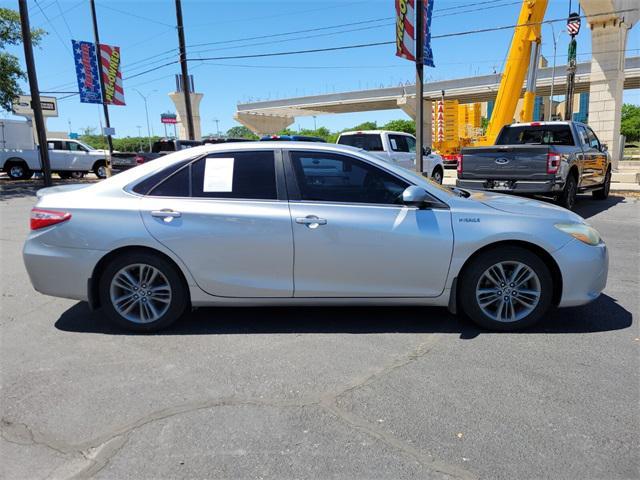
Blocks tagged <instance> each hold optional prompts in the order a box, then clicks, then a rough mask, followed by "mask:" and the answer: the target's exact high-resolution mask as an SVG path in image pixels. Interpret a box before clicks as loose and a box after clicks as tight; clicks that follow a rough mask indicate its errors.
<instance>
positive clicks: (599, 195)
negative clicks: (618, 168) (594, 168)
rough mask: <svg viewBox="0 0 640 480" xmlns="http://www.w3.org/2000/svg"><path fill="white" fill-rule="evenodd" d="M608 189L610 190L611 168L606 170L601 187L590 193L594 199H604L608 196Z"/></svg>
mask: <svg viewBox="0 0 640 480" xmlns="http://www.w3.org/2000/svg"><path fill="white" fill-rule="evenodd" d="M609 190H611V169H609V170H607V174H606V175H605V177H604V184H603V185H602V188H599V189H598V190H594V191H593V192H592V193H591V195H593V198H595V199H596V200H606V199H607V198H609Z"/></svg>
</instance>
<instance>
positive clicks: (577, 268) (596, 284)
mask: <svg viewBox="0 0 640 480" xmlns="http://www.w3.org/2000/svg"><path fill="white" fill-rule="evenodd" d="M553 257H554V258H555V260H556V262H557V263H558V266H559V267H560V271H561V273H562V297H561V299H560V304H559V305H558V306H560V307H575V306H577V305H584V304H585V303H589V302H591V301H593V300H595V299H596V298H598V297H599V296H600V293H602V290H604V288H605V286H606V284H607V275H608V272H609V252H608V250H607V246H606V245H605V244H604V243H601V244H600V245H596V246H591V245H587V244H585V243H583V242H581V241H579V240H572V241H570V242H569V243H567V244H566V245H565V246H564V247H562V248H560V249H559V250H556V251H555V252H554V253H553Z"/></svg>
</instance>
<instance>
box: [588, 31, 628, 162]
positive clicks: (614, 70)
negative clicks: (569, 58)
mask: <svg viewBox="0 0 640 480" xmlns="http://www.w3.org/2000/svg"><path fill="white" fill-rule="evenodd" d="M592 27H593V30H592V31H591V45H592V46H591V50H592V51H593V56H592V58H591V85H590V90H589V125H590V126H591V128H593V130H594V131H595V132H596V135H598V138H599V139H600V141H601V142H602V143H606V144H607V145H608V147H609V152H610V153H611V158H612V160H613V168H614V169H617V168H618V161H619V160H620V159H619V158H618V156H619V155H618V154H619V152H620V118H621V115H622V92H623V87H624V57H625V53H624V52H625V48H626V45H627V32H628V26H627V25H626V24H625V23H623V22H616V21H609V22H607V23H604V24H594V25H592Z"/></svg>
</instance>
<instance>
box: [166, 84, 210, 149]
mask: <svg viewBox="0 0 640 480" xmlns="http://www.w3.org/2000/svg"><path fill="white" fill-rule="evenodd" d="M190 97H191V114H192V116H193V136H194V139H195V140H201V139H202V129H201V127H200V102H201V101H202V97H204V94H203V93H195V92H191V95H190ZM169 98H171V100H172V101H173V104H174V105H175V106H176V111H177V112H178V118H177V120H178V125H179V127H178V138H180V139H181V140H187V139H188V138H189V134H188V132H187V105H186V104H185V103H184V93H183V92H171V93H170V94H169Z"/></svg>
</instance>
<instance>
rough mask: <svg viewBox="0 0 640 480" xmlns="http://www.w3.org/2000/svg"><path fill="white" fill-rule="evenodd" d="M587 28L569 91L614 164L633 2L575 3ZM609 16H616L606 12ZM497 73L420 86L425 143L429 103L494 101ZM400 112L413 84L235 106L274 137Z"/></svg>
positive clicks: (636, 66)
mask: <svg viewBox="0 0 640 480" xmlns="http://www.w3.org/2000/svg"><path fill="white" fill-rule="evenodd" d="M580 5H581V7H582V9H583V11H584V13H585V15H586V16H587V22H586V23H587V25H585V27H584V28H585V29H586V28H590V29H591V44H592V52H593V54H592V58H591V61H590V62H584V63H580V64H578V66H577V71H576V86H575V92H576V93H581V92H589V93H590V95H589V124H590V125H591V126H593V128H594V130H596V131H597V132H598V134H599V136H600V138H601V140H602V141H603V142H605V143H607V144H608V145H609V148H610V151H611V152H612V153H613V154H614V159H615V160H617V156H618V153H619V152H620V116H621V109H622V91H623V89H631V88H640V57H630V58H625V50H626V45H627V35H628V31H629V30H630V29H631V28H632V27H633V25H634V24H635V23H636V22H637V21H638V19H639V17H640V8H638V0H580ZM609 12H619V13H610V14H609ZM554 76H555V78H554V79H553V83H554V93H555V92H557V94H561V93H562V92H563V91H564V89H565V87H566V85H565V81H566V65H560V66H556V70H555V75H554ZM499 83H500V75H499V74H497V75H484V76H480V77H470V78H459V79H455V80H444V81H440V82H431V83H427V84H425V86H424V102H425V103H424V105H425V124H424V125H423V132H424V135H425V139H426V143H430V140H431V113H430V112H431V101H432V100H435V99H438V98H440V93H441V91H442V90H444V91H445V92H446V98H448V99H458V100H459V101H460V102H461V103H470V102H481V101H487V100H491V99H494V98H495V96H496V92H497V89H498V86H499ZM551 83H552V68H549V67H547V68H542V69H540V70H539V71H538V78H537V82H536V88H537V93H538V95H540V96H548V95H549V94H550V86H551ZM397 108H400V109H402V110H403V111H404V112H405V113H407V114H408V115H409V116H410V117H411V118H415V86H406V87H392V88H380V89H375V90H365V91H354V92H344V93H334V94H328V95H316V96H308V97H298V98H289V99H282V100H273V101H266V102H253V103H244V104H239V105H238V110H237V113H236V115H235V118H236V120H238V121H239V122H240V123H242V124H243V125H245V126H247V127H248V128H249V129H251V130H252V131H254V132H255V133H258V134H270V133H275V132H277V131H279V130H282V129H283V128H286V127H288V126H289V125H291V124H292V123H294V121H295V117H299V116H309V115H326V114H336V113H347V112H364V111H372V110H389V109H397Z"/></svg>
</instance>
